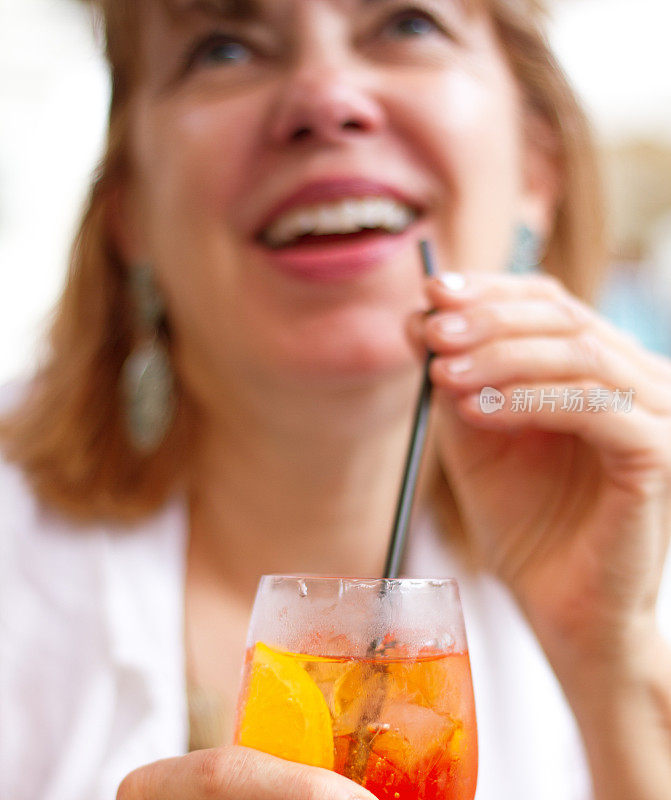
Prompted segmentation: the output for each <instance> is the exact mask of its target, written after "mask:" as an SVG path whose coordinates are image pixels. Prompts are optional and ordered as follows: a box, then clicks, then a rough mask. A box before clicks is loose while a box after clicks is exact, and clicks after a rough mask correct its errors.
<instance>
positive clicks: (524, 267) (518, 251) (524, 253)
mask: <svg viewBox="0 0 671 800" xmlns="http://www.w3.org/2000/svg"><path fill="white" fill-rule="evenodd" d="M543 248H544V242H543V239H542V238H541V237H540V236H539V235H538V234H537V233H536V231H534V230H532V229H531V228H530V227H529V226H528V225H526V224H525V223H520V224H519V225H518V226H517V227H516V228H515V241H514V243H513V251H512V255H511V258H510V261H509V263H508V272H513V273H515V274H517V275H523V274H524V273H526V272H534V271H536V270H537V269H539V267H540V265H541V261H542V258H543Z"/></svg>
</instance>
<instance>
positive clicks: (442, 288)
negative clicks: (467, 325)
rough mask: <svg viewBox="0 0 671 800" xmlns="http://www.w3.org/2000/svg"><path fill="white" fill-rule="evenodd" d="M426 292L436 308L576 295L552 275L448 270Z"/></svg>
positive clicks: (428, 281)
mask: <svg viewBox="0 0 671 800" xmlns="http://www.w3.org/2000/svg"><path fill="white" fill-rule="evenodd" d="M425 289H426V295H427V297H428V299H429V302H430V303H431V305H432V306H433V307H434V308H445V309H449V308H461V307H463V306H464V305H467V304H469V303H472V302H487V301H502V300H522V299H526V300H552V301H563V300H564V299H572V300H574V301H575V303H576V304H578V305H580V301H579V300H577V298H573V296H572V295H570V294H569V293H568V292H567V291H566V289H565V288H564V287H563V286H562V284H561V283H560V282H559V281H558V280H557V279H556V278H553V277H551V276H548V275H541V274H537V275H510V274H507V273H504V274H498V273H490V272H482V273H477V272H469V273H468V274H467V275H466V274H463V273H452V272H451V273H444V274H443V275H441V276H439V277H437V278H430V279H429V280H427V282H426V287H425Z"/></svg>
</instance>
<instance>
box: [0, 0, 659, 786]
mask: <svg viewBox="0 0 671 800" xmlns="http://www.w3.org/2000/svg"><path fill="white" fill-rule="evenodd" d="M98 5H99V7H100V10H101V13H102V18H103V20H104V23H105V30H106V33H107V55H108V59H109V62H110V67H111V73H112V85H113V94H112V100H111V108H110V117H109V135H108V142H107V149H106V153H105V156H104V158H103V160H102V162H101V165H100V168H99V170H98V173H97V175H96V179H95V181H94V183H93V186H92V188H91V194H90V198H89V201H88V205H87V208H86V211H85V214H84V217H83V219H82V223H81V227H80V230H79V233H78V236H77V239H76V242H75V246H74V249H73V255H72V262H71V267H70V272H69V276H68V281H67V285H66V288H65V291H64V293H63V296H62V299H61V302H60V305H59V307H58V310H57V313H56V315H55V317H54V322H53V327H52V330H51V339H50V350H49V353H48V358H47V359H46V362H45V363H44V365H43V366H42V368H41V369H40V370H39V371H38V373H37V375H36V377H35V378H34V380H33V381H31V383H30V384H29V385H27V386H25V387H23V391H22V392H21V401H20V402H19V403H18V405H17V406H16V407H15V408H14V409H13V411H12V413H11V415H10V416H9V417H7V418H6V419H5V420H4V421H3V423H2V429H1V434H2V444H3V451H4V457H5V460H4V461H3V462H2V463H1V464H0V467H1V473H0V491H1V492H2V495H1V496H2V498H3V503H4V506H3V507H4V508H5V511H6V513H5V522H4V523H3V546H4V541H5V540H6V541H7V542H8V543H9V544H8V546H7V548H6V552H7V553H8V557H7V558H3V561H2V567H1V568H2V569H3V573H2V575H0V587H2V591H3V592H5V593H7V597H10V596H11V597H12V598H19V599H20V600H21V601H22V602H24V603H25V605H26V607H27V608H28V609H29V611H30V619H31V621H32V625H31V626H30V630H29V631H28V632H26V631H24V630H23V629H22V628H21V626H20V625H18V626H17V625H16V624H15V623H14V621H13V619H11V618H7V619H6V620H5V618H4V617H3V619H2V623H3V624H2V625H1V626H0V630H1V631H3V633H2V636H3V637H5V638H4V639H2V640H1V643H2V647H3V652H6V653H8V654H9V656H10V658H9V659H8V660H6V662H5V663H6V664H7V665H8V666H7V667H3V668H6V669H7V682H6V685H7V686H9V687H10V690H9V692H8V696H9V697H10V700H11V703H12V706H11V708H10V711H9V712H8V713H7V716H6V719H7V720H8V722H5V721H0V725H2V726H5V727H3V728H0V740H1V741H8V742H9V741H11V747H10V748H8V749H4V748H3V753H2V755H1V756H0V757H1V758H2V759H3V761H2V763H0V794H3V795H4V794H7V796H12V797H29V796H40V797H46V798H50V800H60V798H63V799H65V798H67V799H68V800H79V798H81V799H82V800H84V798H86V799H87V800H91V798H101V800H102V798H105V799H107V798H112V797H113V796H114V794H115V793H116V791H117V787H118V786H119V784H121V788H119V792H118V798H119V799H120V800H139V798H144V800H148V799H150V798H156V799H157V800H158V798H160V800H170V798H173V797H174V798H176V799H177V798H179V800H184V799H185V798H195V799H199V798H205V797H215V796H216V797H220V798H222V800H226V798H236V800H245V798H249V800H266V799H267V800H279V799H280V798H282V799H283V800H284V799H285V798H286V797H287V796H291V797H294V798H296V800H303V798H305V800H309V798H314V797H320V798H321V797H323V798H336V797H338V798H341V797H342V798H343V800H345V798H349V800H351V798H353V797H360V798H364V797H371V795H370V794H368V793H367V792H366V791H365V787H364V788H362V787H359V786H356V785H355V784H354V783H352V782H350V781H347V780H346V779H345V778H343V777H341V776H336V775H333V774H331V773H328V772H325V771H322V770H318V769H315V768H309V767H303V766H299V765H295V764H289V763H288V762H284V761H282V760H280V759H277V758H272V757H269V756H265V755H262V754H260V753H256V752H254V751H249V750H244V749H241V748H238V747H233V746H231V745H230V735H227V734H226V730H230V722H231V717H232V713H231V712H232V707H233V705H234V703H235V690H236V687H237V679H238V676H239V673H240V667H241V662H242V657H243V651H244V644H245V625H246V620H247V616H248V614H249V610H250V608H251V605H252V601H253V595H254V589H255V586H256V583H257V580H258V577H259V575H260V574H261V573H285V574H290V573H296V572H300V573H303V574H309V573H314V572H317V573H323V574H330V575H355V574H356V575H360V576H361V575H363V576H371V575H379V574H380V572H381V570H382V565H383V563H384V556H385V551H386V545H387V538H388V530H389V526H390V521H391V516H392V510H393V505H394V500H395V496H396V492H397V487H398V479H399V471H400V464H401V463H402V459H403V455H404V451H405V446H406V440H407V430H408V425H409V420H410V417H411V411H412V405H413V400H414V396H415V394H416V389H417V382H418V380H419V377H420V371H421V365H422V363H423V362H424V359H425V353H426V350H427V348H428V349H429V350H431V351H432V352H433V353H434V357H433V359H432V364H431V376H430V377H431V380H432V382H433V384H434V387H435V390H436V391H435V393H434V398H435V402H434V407H433V420H432V427H431V430H430V447H429V453H428V458H427V460H426V464H425V470H424V474H423V476H422V480H421V482H420V487H419V492H418V498H417V515H416V519H415V524H414V530H413V535H412V537H411V544H410V549H409V551H408V553H407V558H406V563H405V565H404V569H405V572H406V573H408V574H412V573H415V574H421V575H424V576H426V575H427V574H429V573H431V574H433V575H435V576H439V575H456V576H457V577H458V578H459V581H460V586H461V591H462V595H463V599H464V608H465V616H466V622H467V628H468V634H469V642H470V651H471V655H472V659H473V672H474V679H475V687H476V697H477V702H478V716H479V722H478V724H479V730H480V734H479V735H480V742H481V753H482V758H481V769H480V779H479V781H480V782H479V789H478V792H479V794H478V798H479V800H490V799H491V800H504V798H506V799H507V798H510V799H511V800H512V799H513V798H514V800H527V798H528V800H531V798H534V800H536V798H539V797H542V798H543V800H555V798H556V800H569V798H570V800H582V799H583V798H585V797H586V796H587V795H588V792H589V791H590V784H591V785H592V787H593V792H594V796H595V797H596V798H597V799H598V800H621V798H625V797H626V798H632V797H636V798H637V800H639V798H640V800H644V799H645V800H653V799H654V800H657V799H658V798H660V799H661V798H662V797H664V793H665V792H666V791H667V788H668V785H670V784H671V745H670V743H669V741H668V730H669V729H670V728H671V721H670V720H671V687H670V686H669V680H668V676H669V674H671V670H670V669H669V666H668V665H669V662H670V661H671V656H670V655H669V648H668V644H667V642H666V638H668V635H669V627H670V624H671V620H670V619H669V618H668V614H664V613H660V615H659V616H658V617H657V616H656V606H657V600H658V596H659V592H660V585H662V583H661V577H662V570H663V566H664V563H665V558H666V549H667V543H668V518H669V503H670V500H669V492H670V489H669V486H670V484H671V463H670V457H669V448H668V447H667V446H666V443H667V442H668V441H669V437H670V436H671V407H670V405H669V397H670V396H671V392H670V391H669V389H670V385H671V366H670V365H669V363H668V362H667V361H665V360H664V359H662V358H659V357H656V356H652V355H651V354H648V353H646V352H645V351H643V350H642V349H641V348H639V347H638V346H637V345H635V344H633V343H632V342H631V341H629V340H628V339H627V338H626V337H624V336H622V335H621V334H619V333H618V332H617V331H615V330H614V329H613V328H611V327H610V326H609V325H608V324H607V323H606V322H604V321H603V320H602V319H600V318H599V317H598V315H597V314H595V313H594V311H592V310H591V309H590V308H589V306H588V305H587V304H586V303H585V302H584V300H585V299H586V298H587V297H588V296H589V293H590V290H591V288H592V287H593V285H594V284H595V282H596V278H597V277H598V273H599V269H600V265H601V261H602V251H603V245H602V224H601V203H600V199H599V192H598V184H597V181H596V170H595V164H594V154H593V150H592V145H591V141H590V136H589V132H588V128H587V125H586V123H585V119H584V116H583V114H582V112H581V110H580V108H579V106H578V105H577V103H576V101H575V99H574V97H573V94H572V92H571V90H570V88H569V86H568V85H567V83H566V81H565V79H564V77H563V75H562V73H561V71H560V70H559V68H558V67H557V65H556V63H555V61H554V59H553V57H552V54H551V53H550V51H549V49H548V46H547V43H546V40H545V38H544V36H543V33H542V28H541V24H542V15H541V9H540V4H539V3H536V2H532V1H531V0H481V1H480V2H477V3H476V2H473V3H461V2H450V1H449V0H375V2H372V1H369V2H363V1H361V0H264V1H259V2H255V3H253V4H252V3H242V2H238V3H218V2H198V3H189V4H187V3H180V4H177V3H174V2H163V0H141V2H131V0H100V2H99V4H98ZM520 234H524V235H523V236H521V235H520ZM419 239H428V240H431V242H432V243H433V245H434V250H435V254H436V259H437V262H438V264H439V266H440V268H441V271H443V272H445V271H447V272H448V273H450V274H448V275H447V276H443V279H442V280H433V281H429V282H426V283H424V282H423V280H422V278H421V273H420V270H419V267H418V263H417V261H418V258H417V242H418V240H419ZM522 241H525V242H526V243H527V246H526V247H525V248H522V247H520V246H519V244H520V242H522ZM529 242H531V243H532V244H535V243H536V242H539V243H540V247H538V248H530V247H529V246H528V244H529ZM532 249H536V250H540V251H542V252H541V253H540V256H541V257H542V261H543V268H544V270H545V271H546V272H547V273H550V275H553V276H555V277H554V278H551V277H548V276H547V275H546V276H539V275H536V274H524V275H510V274H507V272H508V270H507V268H508V267H509V265H510V263H511V261H515V262H516V263H517V266H519V265H520V263H521V262H522V261H524V262H525V263H524V264H522V266H527V267H528V266H529V265H530V263H529V262H530V261H534V262H535V261H536V260H537V258H536V256H538V255H539V254H538V253H536V254H532V255H534V257H533V258H530V257H529V255H530V254H529V251H530V250H532ZM522 251H524V252H522ZM523 256H525V257H524V258H523ZM429 309H430V310H431V311H432V312H433V313H430V314H427V313H426V312H427V310H429ZM418 355H419V358H418V357H417V356H418ZM483 387H489V390H490V391H491V390H494V391H495V392H497V393H498V394H497V395H496V396H497V397H498V398H499V399H500V401H501V408H500V409H499V410H498V411H497V412H496V413H494V414H485V413H483V411H482V410H481V407H480V402H479V397H480V391H481V390H482V389H483ZM576 387H577V389H576ZM621 388H622V389H629V388H631V392H632V394H631V396H632V397H633V396H635V398H636V403H635V404H634V406H633V407H632V408H630V409H629V412H628V413H620V411H621V409H619V407H618V406H617V404H614V401H613V402H611V394H610V393H611V392H612V393H613V397H621V395H620V394H617V395H616V394H615V392H617V391H620V389H621ZM576 390H578V391H584V392H599V393H600V396H601V397H606V398H607V399H606V400H604V403H605V405H604V407H603V408H601V409H600V410H601V411H602V412H603V413H576V412H575V410H574V409H572V408H570V407H568V406H567V405H566V404H564V405H561V403H560V400H561V398H562V397H568V396H569V394H568V393H570V392H574V391H576ZM519 392H522V393H524V392H531V393H533V392H539V393H542V395H541V396H544V397H548V396H549V394H550V393H553V395H552V396H553V397H555V399H556V401H557V402H556V403H555V405H554V406H551V404H550V403H549V402H547V403H542V404H541V405H539V406H538V407H537V408H526V409H519V408H516V406H515V404H513V403H512V399H513V397H516V396H518V393H519ZM604 392H605V395H604V394H603V393H604ZM445 519H449V522H450V524H449V525H448V526H447V530H443V528H445V526H444V525H443V522H444V520H445ZM75 530H76V535H73V531H75ZM61 574H64V575H66V576H67V580H63V581H61V580H56V579H55V577H54V576H59V577H60V576H61ZM662 591H668V589H667V588H666V584H664V587H663V589H662ZM7 607H9V606H7ZM4 613H5V612H4V611H3V614H4ZM5 622H6V624H5ZM5 631H6V635H5ZM539 645H540V647H539ZM35 653H47V654H49V657H48V658H44V659H40V660H39V661H36V659H35ZM301 674H302V673H301ZM26 675H28V676H30V677H29V680H26V677H25V676H26ZM302 683H303V684H305V681H304V680H302ZM560 689H561V691H560ZM203 698H204V700H203ZM204 719H205V720H207V719H214V724H213V725H212V726H211V727H209V728H207V726H206V727H205V728H204V726H203V720H204ZM548 721H551V722H548ZM576 721H577V725H578V727H579V730H577V729H576ZM391 724H392V723H391V722H390V723H389V725H390V727H391ZM456 727H457V726H456V724H455V723H454V721H452V722H451V724H450V726H449V730H450V731H451V732H453V731H455V730H456ZM549 728H551V731H549V730H548V729H549ZM15 729H16V730H19V731H21V732H23V731H29V732H30V737H29V738H30V740H31V742H32V745H30V743H29V744H28V745H25V744H24V743H23V742H22V741H21V738H20V736H16V735H15ZM631 730H636V731H637V737H636V741H633V742H632V741H631ZM404 735H405V734H404V733H403V731H402V730H400V729H399V730H398V731H397V730H396V729H394V734H393V736H391V737H390V738H391V739H392V740H393V741H394V742H396V741H398V742H400V746H401V748H402V747H403V736H404ZM408 735H410V733H408ZM581 737H582V743H581ZM202 747H211V748H212V749H210V750H206V751H204V752H203V753H191V754H189V755H185V752H186V750H187V749H198V748H202ZM168 756H172V758H171V759H169V760H168V761H162V762H156V763H153V764H151V765H149V766H143V765H146V764H149V762H154V761H155V759H157V758H162V757H168ZM585 756H586V759H585ZM469 758H470V759H471V760H472V759H473V758H474V754H473V752H471V753H470V754H469ZM326 763H331V761H330V760H328V761H327V762H326ZM470 763H473V762H472V761H471V762H470ZM586 763H587V764H589V773H588V772H587V770H586V768H585V764H586ZM127 773H130V774H129V775H128V777H126V778H125V779H124V775H126V774H127ZM122 779H123V781H122ZM444 788H445V792H446V796H448V797H451V798H452V800H472V798H473V789H474V787H473V785H472V783H468V784H464V785H462V786H461V787H460V788H458V787H456V784H453V785H452V786H445V787H444ZM375 791H376V792H377V796H378V797H381V798H384V797H387V795H388V794H389V792H387V790H386V789H385V788H384V787H379V786H378V787H377V788H376V789H375ZM408 791H410V790H408ZM385 792H386V794H385ZM450 792H451V794H450ZM395 800H415V797H414V795H412V793H410V794H408V795H407V797H406V796H402V797H396V798H395Z"/></svg>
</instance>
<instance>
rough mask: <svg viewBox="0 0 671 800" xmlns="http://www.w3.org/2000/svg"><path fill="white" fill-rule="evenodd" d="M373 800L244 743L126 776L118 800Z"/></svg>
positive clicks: (327, 775)
mask: <svg viewBox="0 0 671 800" xmlns="http://www.w3.org/2000/svg"><path fill="white" fill-rule="evenodd" d="M288 796H290V797H291V800H375V798H374V796H373V795H372V794H370V792H367V791H366V790H365V789H363V788H362V787H360V786H358V785H357V784H355V783H353V782H352V781H350V780H348V779H347V778H344V777H342V776H341V775H337V774H336V773H335V772H330V771H329V770H325V769H319V768H317V767H307V766H305V765H303V764H294V763H292V762H290V761H284V760H283V759H280V758H275V757H274V756H269V755H267V754H266V753H260V752H258V751H257V750H250V749H249V748H246V747H221V748H215V749H212V750H198V751H196V752H194V753H190V754H189V755H187V756H183V757H181V758H172V759H167V760H164V761H157V762H156V763H154V764H149V765H148V766H146V767H142V768H141V769H138V770H135V772H132V773H131V774H130V775H128V776H127V777H126V778H125V779H124V781H123V782H122V784H121V786H120V787H119V791H118V793H117V800H206V799H207V800H286V798H287V797H288Z"/></svg>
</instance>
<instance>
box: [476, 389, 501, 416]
mask: <svg viewBox="0 0 671 800" xmlns="http://www.w3.org/2000/svg"><path fill="white" fill-rule="evenodd" d="M505 402H506V397H505V395H504V394H502V393H501V392H500V391H499V390H498V389H493V388H492V387H491V386H485V388H484V389H483V390H482V391H481V392H480V410H481V411H482V413H483V414H494V413H495V412H496V411H500V410H501V409H502V408H503V406H504V404H505Z"/></svg>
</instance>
